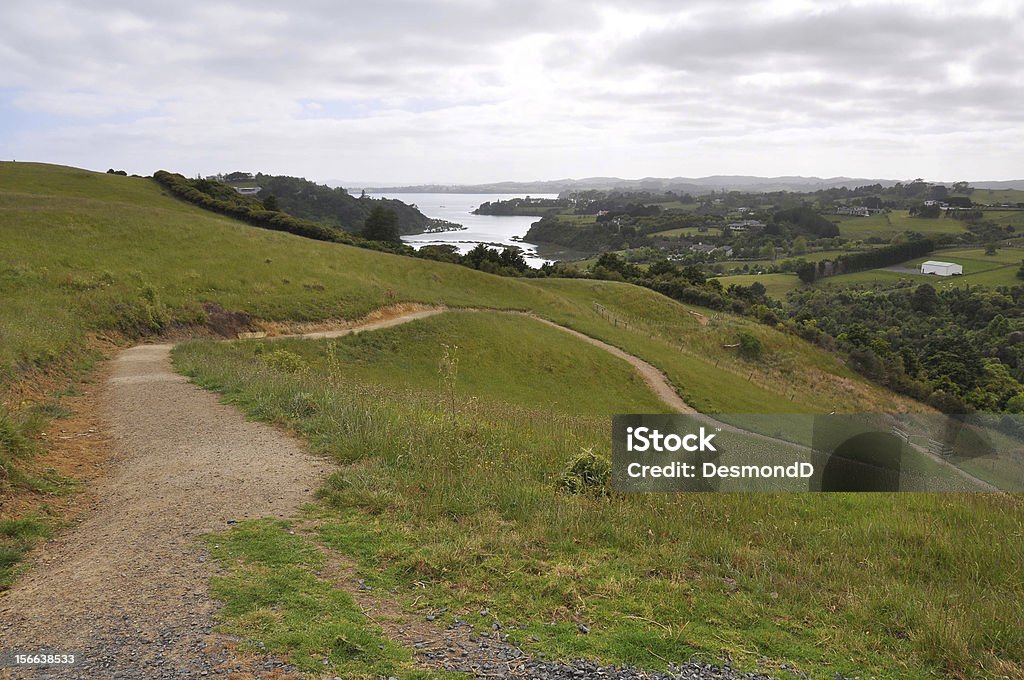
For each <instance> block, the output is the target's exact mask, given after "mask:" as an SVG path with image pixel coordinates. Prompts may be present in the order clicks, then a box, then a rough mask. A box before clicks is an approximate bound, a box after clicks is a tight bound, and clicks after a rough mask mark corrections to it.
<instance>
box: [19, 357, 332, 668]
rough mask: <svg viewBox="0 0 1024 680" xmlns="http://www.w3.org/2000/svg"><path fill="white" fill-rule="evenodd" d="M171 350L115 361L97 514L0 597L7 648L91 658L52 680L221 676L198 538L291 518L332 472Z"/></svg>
mask: <svg viewBox="0 0 1024 680" xmlns="http://www.w3.org/2000/svg"><path fill="white" fill-rule="evenodd" d="M171 347H172V346H171V345H143V346H139V347H134V348H132V349H129V350H126V351H124V352H122V353H121V354H120V355H119V356H118V357H117V358H116V359H114V360H113V362H112V367H111V368H112V370H111V376H110V378H109V379H108V381H107V383H106V386H105V388H104V393H103V399H102V401H103V416H104V420H105V422H106V423H107V424H108V425H109V428H110V434H111V435H112V436H113V439H114V445H115V454H114V455H115V457H114V460H113V461H112V464H111V466H110V469H111V474H110V475H109V476H108V477H106V478H104V479H102V480H100V481H99V482H98V483H97V488H96V490H95V497H96V498H98V499H100V500H99V501H98V504H97V507H96V509H95V510H94V511H93V512H92V513H90V514H88V515H87V516H86V517H85V518H84V519H83V521H82V522H81V524H79V525H78V526H77V527H76V528H75V529H73V530H70V531H67V532H65V533H64V534H63V535H62V536H61V537H60V538H59V539H57V540H56V541H53V542H50V543H48V544H46V545H45V546H43V547H42V548H41V549H40V550H38V551H36V553H35V555H34V559H33V562H34V564H33V568H32V569H31V571H30V572H29V573H28V574H26V575H25V576H24V577H22V578H21V579H20V580H19V581H18V582H17V584H16V586H15V587H14V588H13V589H12V590H11V591H10V592H8V593H7V594H6V595H4V596H3V597H0V649H3V650H23V651H38V650H40V649H55V650H66V651H71V652H78V653H80V654H83V655H84V656H85V657H86V658H87V661H86V663H87V664H88V665H84V666H78V667H76V668H75V669H69V670H67V671H63V672H62V674H60V675H59V676H58V675H57V674H54V675H53V676H50V675H46V677H79V676H81V677H128V678H134V677H139V678H143V677H144V678H154V677H195V676H200V675H204V674H207V673H208V674H210V675H216V674H220V673H226V672H227V671H228V670H229V669H228V668H224V669H221V671H220V672H218V670H217V668H216V666H218V665H219V663H220V662H223V661H225V660H226V658H227V655H226V654H225V653H224V652H223V651H220V652H217V651H214V652H213V653H212V654H207V653H206V652H207V645H208V643H209V642H211V639H210V637H209V632H210V629H211V628H212V626H213V621H212V614H213V612H214V611H215V609H216V606H215V604H214V603H213V602H212V601H211V600H210V597H209V593H208V584H209V580H210V575H211V570H210V568H208V567H207V565H205V564H204V562H205V561H206V555H205V551H204V550H203V549H202V546H201V545H200V544H199V542H198V541H197V540H196V538H197V537H198V536H199V535H201V534H204V533H208V532H211V531H219V530H223V529H226V528H227V527H228V526H229V525H228V522H229V521H234V520H238V519H244V518H246V517H265V516H281V517H285V516H289V515H291V514H293V513H294V512H295V511H296V510H297V509H298V508H299V506H300V505H301V504H302V503H303V502H305V501H307V500H308V499H309V498H310V497H311V493H312V491H313V490H314V489H315V488H316V487H317V485H318V483H319V480H320V479H321V478H322V476H323V475H324V474H325V471H326V468H327V464H326V462H324V461H320V460H317V459H314V458H312V457H311V456H309V455H307V454H306V453H305V452H304V451H303V450H302V448H301V447H300V445H299V444H298V443H297V442H296V441H295V440H293V439H292V438H290V437H288V436H287V435H285V434H283V433H281V432H279V431H278V430H275V429H274V428H272V427H268V426H266V425H260V424H257V423H252V422H248V421H246V420H245V418H244V417H243V416H242V414H241V413H240V412H239V411H238V410H237V409H234V408H231V407H229V406H224V405H222V404H220V403H218V401H217V396H216V395H214V394H212V393H210V392H207V391H205V390H202V389H200V388H198V387H196V386H194V385H191V384H189V383H188V382H187V381H186V380H185V378H183V377H182V376H180V375H177V374H175V373H174V372H173V370H172V368H171V363H170V350H171ZM214 641H215V640H214ZM231 668H233V666H232V667H231ZM16 677H17V676H16ZM24 677H39V675H38V671H26V672H24Z"/></svg>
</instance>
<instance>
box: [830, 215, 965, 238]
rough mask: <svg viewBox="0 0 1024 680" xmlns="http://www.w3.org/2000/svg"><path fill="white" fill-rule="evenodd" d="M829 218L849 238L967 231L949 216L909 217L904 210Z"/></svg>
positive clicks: (841, 234) (961, 224)
mask: <svg viewBox="0 0 1024 680" xmlns="http://www.w3.org/2000/svg"><path fill="white" fill-rule="evenodd" d="M829 219H830V220H833V221H837V222H838V223H839V235H840V236H842V237H843V238H849V239H866V238H870V237H872V236H877V237H880V238H884V239H890V238H892V237H893V236H896V235H897V234H902V233H903V232H905V231H916V232H920V233H922V234H925V235H933V234H960V233H963V232H965V231H967V227H966V226H965V225H964V223H963V222H961V221H959V220H955V219H953V218H950V217H945V216H943V217H940V218H938V219H934V220H930V219H921V218H917V217H911V216H910V214H909V213H908V212H907V211H906V210H893V211H891V212H887V213H878V214H877V215H872V216H870V217H843V216H836V215H830V216H829Z"/></svg>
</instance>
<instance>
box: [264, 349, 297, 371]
mask: <svg viewBox="0 0 1024 680" xmlns="http://www.w3.org/2000/svg"><path fill="white" fill-rule="evenodd" d="M263 361H265V362H266V363H267V364H268V365H269V366H272V367H273V368H275V369H277V370H279V371H284V372H285V373H299V372H300V371H303V370H305V368H306V360H305V359H303V358H302V357H301V356H299V355H298V354H296V353H295V352H289V351H288V350H286V349H275V350H274V351H273V352H268V353H266V354H265V355H264V356H263Z"/></svg>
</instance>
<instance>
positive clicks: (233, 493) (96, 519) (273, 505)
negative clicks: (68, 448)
mask: <svg viewBox="0 0 1024 680" xmlns="http://www.w3.org/2000/svg"><path fill="white" fill-rule="evenodd" d="M443 311H445V309H443V308H419V309H414V310H403V311H402V312H401V313H398V314H397V315H392V316H388V315H387V314H384V315H380V316H378V317H376V318H374V319H370V320H367V321H366V322H364V323H360V324H353V325H349V326H347V327H345V328H342V329H332V330H326V331H316V332H310V333H303V334H302V336H303V337H310V338H323V337H338V336H341V335H346V334H348V333H352V332H356V331H359V330H373V329H377V328H384V327H387V326H393V325H396V324H400V323H406V322H408V321H413V320H415V319H420V318H424V317H426V316H430V315H432V314H438V313H441V312H443ZM533 318H537V317H533ZM538 320H539V321H542V322H544V323H547V324H549V325H551V326H554V327H556V328H558V329H560V330H562V331H564V332H567V333H570V334H572V335H574V336H576V337H578V338H580V339H581V340H583V341H585V342H588V343H590V344H593V345H596V346H598V347H601V348H602V349H604V350H605V351H607V352H609V353H611V354H613V355H615V356H616V357H619V358H621V359H623V360H625V361H627V362H629V363H630V364H631V365H632V366H633V367H634V368H635V369H636V370H637V371H638V372H639V373H640V375H641V376H642V377H643V379H644V381H645V382H646V383H647V384H648V386H650V388H651V389H652V390H653V391H654V392H655V393H656V394H657V395H658V396H659V397H660V398H661V399H662V400H663V401H664V402H665V403H666V404H667V405H668V406H670V407H671V408H672V409H673V410H676V411H681V412H687V413H692V412H693V409H692V408H690V407H689V406H688V405H687V404H685V403H684V402H683V400H682V399H680V398H679V395H678V394H676V392H675V391H674V390H673V389H672V387H671V385H670V384H669V382H668V380H667V379H666V378H665V376H664V374H662V373H661V372H660V371H659V370H658V369H656V368H654V367H653V366H651V365H650V364H648V363H647V362H644V361H642V360H640V359H637V358H636V357H633V356H632V355H629V354H627V353H626V352H623V351H622V350H620V349H618V348H617V347H614V346H612V345H609V344H607V343H604V342H602V341H600V340H596V339H594V338H591V337H589V336H586V335H583V334H582V333H579V332H577V331H574V330H571V329H568V328H565V327H563V326H558V325H557V324H554V323H551V322H549V321H546V320H544V319H538ZM172 347H173V345H169V344H163V345H141V346H138V347H134V348H132V349H129V350H126V351H124V352H122V353H121V354H120V355H118V356H117V358H116V359H114V360H113V362H112V366H111V369H112V370H111V376H110V378H109V380H108V381H107V384H106V385H105V388H104V391H103V394H102V398H101V402H102V404H103V406H102V415H103V420H104V422H105V423H106V424H107V426H108V427H109V433H108V434H109V435H111V436H112V437H113V440H114V448H115V456H114V459H113V461H112V464H111V465H110V469H111V471H112V472H111V474H110V475H109V476H107V477H106V478H104V479H102V480H100V481H99V482H98V483H97V485H96V488H95V489H94V490H93V495H94V497H95V498H97V499H100V500H99V501H98V502H97V506H96V508H95V509H94V510H93V512H91V513H89V514H87V516H86V517H85V518H84V519H83V521H82V522H81V523H80V524H79V525H78V526H76V527H75V528H74V529H73V530H69V531H66V532H64V533H63V534H62V535H61V536H60V537H59V538H57V539H56V540H53V541H49V542H48V543H46V544H45V545H44V546H42V547H41V548H40V549H38V550H37V551H35V553H34V555H33V564H32V569H31V570H30V571H29V572H28V573H27V574H26V575H25V576H23V577H22V578H21V579H19V581H18V582H17V583H16V585H15V587H14V588H13V589H12V590H10V591H9V592H7V593H5V594H3V595H0V651H8V652H9V651H14V650H17V651H19V652H26V653H38V652H41V651H43V650H52V651H59V652H74V653H76V654H77V655H79V656H80V659H81V661H80V662H79V663H78V664H77V665H75V666H73V667H68V668H63V669H60V668H56V669H38V668H37V669H32V670H28V669H17V670H12V669H6V670H0V677H12V678H50V677H52V678H126V679H134V678H140V679H141V678H201V677H218V676H219V677H231V678H235V679H238V680H242V679H245V678H286V677H293V676H295V675H296V673H295V671H294V669H291V668H289V667H288V666H287V665H285V664H283V663H281V662H279V661H275V660H273V659H241V658H240V657H239V656H238V655H237V654H235V653H233V651H232V640H230V639H229V638H227V637H224V636H221V635H218V634H216V633H214V632H213V631H212V629H213V627H214V621H215V619H214V615H215V613H216V611H217V607H218V605H217V604H216V602H215V601H213V600H212V599H211V597H210V594H209V582H210V577H211V576H212V575H213V574H214V573H215V567H214V566H213V564H212V563H210V562H209V561H208V558H207V555H206V552H205V550H204V549H203V547H202V544H201V543H200V542H199V541H197V540H196V539H197V537H199V536H201V535H202V534H205V533H209V532H214V531H220V530H223V529H225V528H227V527H228V526H229V525H230V524H231V523H233V522H234V521H237V520H240V519H245V518H249V517H268V516H271V517H273V516H279V517H289V516H293V515H294V514H295V513H296V511H297V510H298V508H299V507H300V506H301V505H302V504H303V503H305V502H307V501H309V500H311V498H312V491H313V490H314V489H315V488H317V487H318V486H319V484H320V482H321V480H322V479H323V477H324V476H325V475H326V473H327V467H328V463H326V462H325V461H321V460H317V459H315V458H313V457H311V456H309V455H307V454H306V453H305V452H304V450H303V449H302V447H301V445H300V444H299V443H298V442H297V441H296V440H295V439H293V438H291V437H290V436H288V435H287V434H285V433H283V432H281V431H279V430H277V429H275V428H272V427H269V426H266V425H261V424H258V423H254V422H249V421H247V420H246V419H245V417H244V416H243V415H242V414H241V412H239V411H238V410H237V409H235V408H232V407H229V406H225V405H222V404H220V403H219V402H218V398H217V396H216V395H214V394H213V393H210V392H207V391H205V390H202V389H200V388H198V387H196V386H193V385H191V384H189V383H188V382H187V381H186V379H185V378H184V377H182V376H180V375H177V374H176V373H174V371H173V370H172V367H171V362H170V351H171V349H172ZM430 629H431V630H432V632H431V633H428V636H429V637H433V638H437V639H440V640H443V641H444V642H443V643H442V644H439V645H433V644H427V643H426V642H425V641H424V640H423V639H421V638H423V630H422V629H421V628H418V627H417V628H415V629H412V630H409V631H402V630H392V631H390V632H392V633H394V634H395V637H396V638H397V639H399V640H400V641H402V642H405V643H406V644H409V645H410V646H411V647H413V649H414V650H415V651H416V653H417V657H418V658H419V660H420V661H421V662H422V663H423V664H424V665H426V666H428V667H434V668H444V669H446V670H453V671H463V672H467V673H470V674H472V675H476V676H478V677H502V678H526V677H528V678H537V679H538V680H543V679H551V680H557V679H561V678H566V679H569V678H572V679H579V678H619V679H623V680H628V679H634V678H635V679H641V678H652V679H653V678H656V679H663V678H693V679H696V678H700V679H706V680H713V679H727V680H739V679H740V678H753V677H764V676H752V675H747V674H743V673H738V672H736V671H733V670H732V669H730V668H728V667H727V666H726V667H713V666H705V665H701V664H689V665H686V666H682V667H679V668H676V669H673V672H672V674H659V673H651V672H647V671H643V670H639V669H633V668H620V667H599V666H596V665H594V664H591V663H589V662H586V661H578V662H575V663H549V662H545V661H543V660H541V659H534V658H530V657H528V656H527V655H525V654H524V653H523V652H522V651H521V650H519V649H518V648H516V647H515V646H513V645H511V644H510V643H508V642H507V640H506V639H505V636H504V634H503V633H501V632H500V629H496V631H495V633H494V634H493V635H484V636H478V635H473V634H472V632H471V627H469V626H468V624H456V625H454V626H450V627H449V628H447V629H446V630H445V629H442V628H441V627H440V626H434V624H431V626H430Z"/></svg>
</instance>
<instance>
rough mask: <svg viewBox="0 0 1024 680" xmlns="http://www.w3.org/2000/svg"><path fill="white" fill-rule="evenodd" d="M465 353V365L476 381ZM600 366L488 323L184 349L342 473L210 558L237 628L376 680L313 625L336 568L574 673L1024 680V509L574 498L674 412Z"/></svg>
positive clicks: (614, 368)
mask: <svg viewBox="0 0 1024 680" xmlns="http://www.w3.org/2000/svg"><path fill="white" fill-rule="evenodd" d="M446 344H447V345H449V347H451V344H455V345H458V347H459V349H458V350H457V352H458V362H457V369H455V370H454V371H453V370H451V369H450V368H446V366H447V367H450V366H451V364H450V363H446V362H444V361H443V355H444V351H445V350H444V345H446ZM540 346H543V349H542V350H541V349H539V347H540ZM281 352H287V353H289V354H290V355H292V356H291V358H290V359H289V360H288V361H282V360H281V359H280V355H279V354H278V353H281ZM602 354H603V353H601V352H600V351H597V350H593V349H592V348H589V347H585V346H582V345H580V344H579V343H574V342H572V339H571V338H565V337H558V334H557V331H553V330H551V329H548V328H546V327H542V326H541V325H540V324H537V323H536V322H526V323H524V322H523V320H518V319H508V318H502V317H498V316H495V315H486V314H481V313H474V314H467V313H460V314H449V315H443V316H442V317H432V318H430V319H427V320H424V321H419V322H415V323H414V324H410V325H407V326H403V327H397V328H394V329H388V330H386V331H376V332H372V333H364V334H361V335H359V336H355V337H346V338H343V339H339V340H336V341H317V342H308V341H287V342H270V343H268V342H261V341H247V342H240V343H233V344H230V345H228V344H214V343H210V342H195V343H190V344H187V345H183V346H180V347H179V348H178V349H177V350H176V352H175V362H176V364H177V365H178V366H179V368H180V370H182V371H184V372H185V373H186V374H188V375H191V376H193V378H194V379H195V380H197V381H198V382H199V383H200V384H202V385H204V386H206V387H209V388H212V389H217V390H219V391H221V392H223V393H224V394H225V398H226V399H227V400H228V401H229V402H230V403H234V404H237V405H239V406H241V407H242V408H244V409H245V410H247V411H248V412H249V413H250V414H251V415H252V416H254V417H256V418H259V419H262V420H267V421H270V422H276V423H282V424H286V425H288V426H289V427H292V428H293V429H295V430H296V431H297V432H299V433H300V434H301V435H302V436H304V437H306V438H307V440H308V441H309V442H310V445H311V446H312V448H313V450H315V451H317V452H318V453H320V454H322V455H327V456H329V457H331V458H332V459H333V460H335V461H336V462H338V463H339V464H340V465H341V467H340V468H339V471H338V472H337V473H336V474H335V475H334V476H333V477H332V478H331V479H330V480H329V482H328V483H327V485H326V487H325V488H324V490H323V491H322V492H321V503H320V505H319V506H318V507H317V508H315V509H312V510H310V512H309V515H308V518H307V519H306V520H305V521H304V522H301V523H298V524H294V523H293V525H291V526H282V525H280V524H278V523H275V522H269V521H268V522H256V523H250V524H248V525H245V526H242V527H240V528H236V529H235V530H234V531H232V532H229V533H227V534H222V535H219V536H217V537H216V538H215V539H211V542H214V543H216V544H217V545H219V546H226V547H225V548H224V552H225V553H227V554H226V555H225V556H224V560H225V564H226V565H229V566H233V568H235V569H236V571H235V572H234V573H233V574H232V575H230V576H228V577H226V578H224V579H222V580H219V581H218V585H217V588H218V591H219V592H220V593H222V597H224V598H225V599H226V601H227V602H228V605H229V618H228V625H229V629H230V630H231V631H233V632H235V633H238V634H241V635H243V636H246V637H247V638H249V639H252V640H256V641H261V642H263V643H264V644H267V645H268V646H269V648H271V649H272V650H274V651H278V650H281V651H289V652H291V653H293V655H294V658H297V659H306V658H308V659H313V660H316V659H319V658H320V657H321V656H323V655H331V659H332V660H333V661H335V662H336V664H338V665H340V664H346V663H347V664H349V666H348V667H349V668H350V669H353V677H358V676H357V674H356V671H357V670H358V666H357V665H352V664H353V663H355V662H354V661H353V657H352V655H349V654H347V653H346V651H345V650H344V649H343V650H341V651H340V652H338V651H332V645H331V639H330V638H328V637H326V635H325V633H324V632H323V631H321V629H320V628H319V627H318V626H316V625H313V624H310V623H307V621H308V622H315V621H326V620H333V619H334V618H337V617H342V618H343V620H347V619H344V617H345V616H346V614H345V607H347V604H345V603H344V602H342V603H341V604H334V603H333V602H332V601H331V600H330V599H329V598H326V597H325V596H324V595H323V593H322V592H321V591H322V590H323V588H324V587H325V585H324V582H323V580H322V579H317V578H316V573H317V569H316V565H315V564H314V565H311V566H302V564H301V562H302V555H314V554H325V555H327V556H331V555H339V556H340V557H341V558H342V559H347V560H354V561H355V562H356V563H357V565H358V571H359V577H360V578H363V579H364V580H365V581H366V582H367V583H368V584H370V585H371V587H372V588H373V589H374V591H375V592H378V593H388V592H389V591H391V589H395V593H396V596H397V597H398V598H399V599H400V600H401V601H402V602H403V603H404V604H405V606H407V607H409V608H410V609H411V610H413V611H418V612H419V614H420V616H422V615H424V614H425V613H427V612H430V611H434V610H436V609H440V608H442V607H448V608H449V609H448V612H447V614H445V615H444V616H442V617H441V621H443V622H450V621H452V620H454V619H455V618H462V619H466V620H469V621H470V622H471V623H473V624H474V625H475V626H477V627H478V628H479V629H480V630H485V629H487V628H489V627H490V624H491V621H492V620H495V619H496V620H499V621H501V622H502V624H503V625H504V631H505V632H507V633H508V635H509V637H510V639H512V640H514V641H516V642H518V643H520V644H522V645H523V646H524V648H525V649H526V650H527V651H529V652H532V653H537V652H544V653H546V654H548V655H549V656H554V657H558V658H574V657H578V656H587V657H597V658H601V659H605V660H614V661H619V662H630V663H635V664H640V665H643V666H646V667H655V668H658V667H664V665H665V663H666V662H667V661H679V660H685V659H689V658H691V657H692V656H697V657H698V658H705V659H709V660H714V659H717V658H720V657H721V655H722V654H724V653H726V654H729V655H730V656H731V658H732V659H733V660H734V662H735V663H737V664H738V665H740V666H742V667H745V668H751V669H753V668H755V667H758V666H757V664H758V663H759V662H760V663H762V664H763V665H762V666H760V667H761V668H762V669H771V668H775V669H778V668H779V667H780V666H781V665H782V664H783V663H787V664H791V665H793V666H795V667H796V668H797V669H798V670H800V671H804V672H807V673H809V674H811V676H812V677H833V676H834V675H835V674H836V673H842V674H844V675H845V676H847V677H853V676H854V675H860V676H861V677H876V678H901V679H903V678H942V677H985V676H991V677H996V676H997V675H998V674H999V673H1005V674H1006V675H1011V674H1014V673H1017V672H1019V671H1020V670H1022V664H1024V618H1022V617H1024V611H1022V608H1021V606H1020V603H1021V601H1022V596H1024V582H1022V581H1021V580H1020V577H1019V574H1018V572H1017V569H1016V565H1017V564H1019V563H1020V561H1021V559H1024V554H1022V545H1024V542H1022V541H1021V539H1020V536H1021V532H1022V520H1024V508H1022V506H1021V504H1020V501H1019V499H1016V498H1013V497H997V496H957V495H927V494H903V495H887V494H875V495H866V496H842V495H781V496H779V495H771V494H765V495H756V494H755V495H730V494H723V495H702V494H682V495H659V494H645V495H630V496H613V497H604V496H601V495H588V494H584V495H570V494H566V493H561V492H559V490H558V489H559V484H560V479H561V475H562V473H563V471H564V470H566V469H567V467H568V465H569V464H570V461H571V460H572V459H573V458H574V457H575V456H576V455H577V454H579V453H580V452H581V451H583V450H585V449H594V450H596V451H598V452H601V453H604V454H607V447H608V443H607V415H609V414H611V413H615V412H634V411H638V410H643V409H649V408H651V406H652V404H651V403H650V400H651V396H650V395H649V394H645V393H644V389H643V388H642V386H641V385H637V384H636V382H635V381H630V380H629V379H628V377H627V376H625V375H624V374H623V373H622V371H623V366H618V365H617V363H621V362H618V361H617V360H615V359H613V358H611V357H609V356H607V355H602ZM530 368H533V369H534V370H529V369H530ZM497 384H500V385H501V387H502V388H501V389H495V385H497ZM449 386H450V387H449ZM439 393H440V396H441V398H439ZM537 395H542V396H541V397H538V396H537ZM300 525H301V526H305V527H306V530H305V531H295V529H296V528H297V527H299V526H300ZM291 531H295V533H290V532H291ZM993 536H1001V537H1004V539H1005V540H992V537H993ZM268 544H271V545H277V546H278V548H277V549H276V550H275V551H274V552H273V553H271V554H267V552H266V550H262V551H261V546H266V545H268ZM292 555H294V556H295V558H294V559H290V556H292ZM239 560H241V563H242V564H243V567H238V564H239ZM282 562H285V563H288V564H298V566H297V567H296V569H298V570H299V571H300V572H301V574H302V577H301V578H298V577H296V579H295V580H294V581H293V583H294V584H296V585H294V586H293V587H294V588H298V589H299V591H298V592H297V593H296V592H294V591H287V592H283V591H281V590H280V589H279V590H278V591H274V590H273V589H272V588H271V587H270V585H267V584H265V583H264V582H263V581H262V580H260V579H259V578H257V576H256V575H257V574H261V573H268V570H272V569H275V568H276V566H275V565H277V564H280V563H282ZM306 591H309V597H306V596H305V595H306ZM310 603H314V604H315V606H312V607H311V606H310ZM318 603H319V604H318ZM484 607H486V608H488V609H489V610H490V612H491V615H490V616H488V617H487V618H481V617H479V616H478V615H477V614H476V612H478V611H480V610H481V609H482V608H484ZM335 608H337V609H340V610H341V611H340V612H339V613H338V614H335V613H334V610H335ZM492 617H493V619H492ZM349 618H350V617H349ZM580 623H583V624H585V625H586V626H587V627H588V628H589V630H590V633H589V634H588V635H581V634H580V633H579V630H578V628H577V626H578V624H580ZM371 633H372V631H369V632H368V633H367V634H371ZM355 657H356V661H358V655H355ZM374 659H376V657H372V658H371V659H369V661H374ZM369 661H368V663H369ZM395 663H396V664H397V663H398V662H395ZM366 668H367V670H369V669H370V666H369V665H367V666H366ZM396 668H398V666H396ZM373 670H379V666H373ZM367 674H368V673H367ZM782 677H787V676H786V675H785V674H783V676H782Z"/></svg>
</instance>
